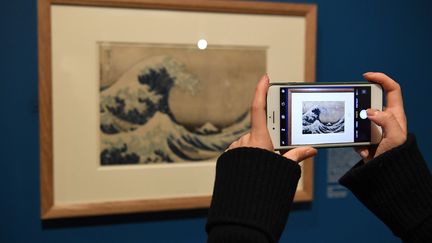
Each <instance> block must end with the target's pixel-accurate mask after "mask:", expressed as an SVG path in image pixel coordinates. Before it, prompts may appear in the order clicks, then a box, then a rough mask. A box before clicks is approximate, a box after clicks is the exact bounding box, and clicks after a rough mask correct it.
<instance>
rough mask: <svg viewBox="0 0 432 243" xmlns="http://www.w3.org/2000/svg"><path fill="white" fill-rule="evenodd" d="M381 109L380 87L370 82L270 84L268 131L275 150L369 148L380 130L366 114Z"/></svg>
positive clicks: (381, 92)
mask: <svg viewBox="0 0 432 243" xmlns="http://www.w3.org/2000/svg"><path fill="white" fill-rule="evenodd" d="M382 107H383V89H382V87H381V86H380V85H378V84H374V83H369V82H349V83H346V82H344V83H274V84H271V85H270V87H269V90H268V93H267V128H268V130H269V133H270V137H271V139H272V142H273V145H274V147H275V149H276V150H283V149H290V148H295V147H299V146H305V145H309V146H313V147H318V148H319V147H345V146H365V145H373V144H378V143H379V142H380V141H381V138H382V130H381V127H379V126H377V125H376V124H375V123H373V122H371V121H370V120H369V119H368V118H367V113H366V110H367V109H368V108H372V109H379V110H382Z"/></svg>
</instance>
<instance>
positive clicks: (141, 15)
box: [51, 5, 306, 203]
mask: <svg viewBox="0 0 432 243" xmlns="http://www.w3.org/2000/svg"><path fill="white" fill-rule="evenodd" d="M51 11H52V12H51V14H52V15H51V18H52V21H51V23H52V26H51V27H52V70H53V73H52V77H53V80H52V85H53V129H54V130H53V139H54V185H55V186H54V198H55V202H56V203H76V202H101V201H115V200H130V199H151V198H171V197H190V196H202V195H210V194H211V192H212V187H213V181H214V165H215V163H214V161H209V162H199V163H187V164H176V165H155V166H152V165H145V166H140V165H137V166H115V167H108V168H105V167H104V168H102V167H100V165H99V161H100V158H99V151H100V150H99V124H100V123H99V89H98V87H99V83H98V80H99V79H98V78H99V76H98V71H99V68H98V63H99V61H98V50H97V44H96V43H97V42H98V41H110V42H136V43H161V44H172V43H176V44H193V43H196V42H197V41H198V40H199V39H201V38H205V39H206V40H207V41H208V43H209V45H211V44H217V45H251V46H268V48H269V49H268V57H267V65H268V67H267V70H268V73H269V75H270V78H271V79H272V80H289V81H303V80H304V69H305V27H306V26H305V19H304V17H286V16H271V15H247V14H225V13H201V12H187V11H165V10H144V9H121V8H102V7H76V6H61V5H58V6H57V5H53V6H52V8H51ZM149 33H151V34H149ZM252 82H255V81H252ZM299 187H300V188H301V187H302V183H301V181H300V184H299Z"/></svg>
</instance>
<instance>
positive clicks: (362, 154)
mask: <svg viewBox="0 0 432 243" xmlns="http://www.w3.org/2000/svg"><path fill="white" fill-rule="evenodd" d="M354 150H355V151H356V152H357V153H358V154H359V155H360V157H361V158H362V159H367V158H368V156H369V149H368V148H367V147H356V148H354Z"/></svg>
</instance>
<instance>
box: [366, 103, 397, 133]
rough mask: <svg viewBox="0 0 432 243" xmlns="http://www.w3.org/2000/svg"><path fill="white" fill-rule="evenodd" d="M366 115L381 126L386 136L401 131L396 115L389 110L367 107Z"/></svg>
mask: <svg viewBox="0 0 432 243" xmlns="http://www.w3.org/2000/svg"><path fill="white" fill-rule="evenodd" d="M367 115H368V118H369V120H371V121H373V122H375V124H377V125H378V126H380V127H382V129H383V131H385V133H386V136H392V135H398V134H401V132H403V130H402V128H401V126H400V125H399V123H398V121H397V119H396V117H395V116H394V115H393V113H391V112H388V111H378V110H372V109H368V110H367Z"/></svg>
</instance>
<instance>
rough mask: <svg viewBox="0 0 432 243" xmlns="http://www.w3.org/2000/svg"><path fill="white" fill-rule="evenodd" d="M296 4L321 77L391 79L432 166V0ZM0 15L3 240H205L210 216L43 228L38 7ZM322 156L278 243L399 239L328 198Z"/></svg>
mask: <svg viewBox="0 0 432 243" xmlns="http://www.w3.org/2000/svg"><path fill="white" fill-rule="evenodd" d="M298 2H309V3H310V2H314V3H317V4H318V7H319V8H318V48H317V80H318V81H345V80H358V79H360V78H361V74H362V73H363V72H365V71H369V70H380V71H383V72H386V73H388V74H391V76H393V77H394V78H395V79H397V80H398V81H399V82H400V83H401V85H402V88H403V90H404V97H405V104H406V112H407V115H408V124H409V129H410V131H412V132H415V133H416V134H417V138H418V141H419V143H420V146H421V149H422V151H423V153H424V157H425V158H426V160H428V161H429V162H432V151H431V150H430V148H432V146H431V145H432V144H431V143H432V142H431V140H430V138H429V137H430V135H431V129H430V128H429V126H426V125H429V124H428V122H427V121H429V119H430V116H429V113H430V110H429V109H428V107H427V106H428V104H430V101H429V100H428V99H427V97H428V95H429V97H431V95H430V93H431V90H430V89H431V88H432V85H431V83H430V81H431V78H430V75H429V74H430V71H431V69H432V61H431V57H432V48H431V43H432V14H430V11H431V10H432V2H431V1H428V0H413V1H404V0H391V1H390V0H382V1H380V0H362V1H353V0H350V1H348V0H346V1H332V0H317V1H298ZM0 12H1V14H0V18H1V21H0V25H1V32H0V33H1V38H0V42H1V44H0V48H1V52H0V60H1V61H0V64H1V65H0V67H1V74H2V76H1V77H2V78H1V81H0V87H1V88H0V90H1V95H0V104H1V110H0V114H1V119H0V127H3V131H2V139H0V143H1V146H0V148H1V163H0V166H1V167H0V168H1V169H2V171H3V173H1V176H0V195H1V199H0V209H1V218H0V242H91V243H96V242H203V241H205V239H206V234H205V233H204V224H205V215H206V211H205V210H197V211H188V212H175V213H158V214H144V215H134V216H120V217H107V218H90V219H78V220H76V219H75V220H60V221H55V222H45V223H43V222H41V220H40V219H39V207H40V204H39V159H38V158H39V151H38V148H39V143H38V114H37V102H38V101H37V100H38V95H37V28H36V20H37V16H36V1H35V0H16V1H5V2H4V3H3V4H2V8H1V10H0ZM275 37H276V36H275ZM425 123H426V124H425ZM428 149H429V150H428ZM326 153H327V151H325V150H321V151H320V155H319V156H318V157H317V159H316V166H315V168H316V171H315V174H316V177H315V200H314V201H313V203H312V204H311V205H306V206H302V205H300V206H296V209H295V210H294V211H293V212H292V214H291V216H290V220H289V222H288V225H287V228H286V231H285V233H284V235H283V238H282V242H336V243H338V242H399V241H398V240H397V239H395V238H394V237H393V236H392V234H391V232H390V231H389V230H388V229H387V228H386V227H384V226H383V225H382V224H381V222H379V221H378V220H377V219H375V218H374V216H373V215H371V213H369V212H368V211H367V210H366V209H365V208H363V206H362V205H360V204H359V203H358V202H357V201H356V199H355V198H353V197H352V196H351V195H348V196H347V197H345V198H341V199H329V198H327V195H326V190H327V178H326V173H327V161H326Z"/></svg>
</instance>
